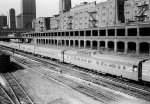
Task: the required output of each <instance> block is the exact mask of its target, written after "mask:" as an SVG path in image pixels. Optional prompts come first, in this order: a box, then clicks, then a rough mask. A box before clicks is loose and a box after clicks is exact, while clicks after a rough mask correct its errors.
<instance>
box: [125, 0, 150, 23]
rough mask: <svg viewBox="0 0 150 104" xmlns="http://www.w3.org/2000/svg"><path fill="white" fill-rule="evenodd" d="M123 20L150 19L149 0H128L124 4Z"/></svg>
mask: <svg viewBox="0 0 150 104" xmlns="http://www.w3.org/2000/svg"><path fill="white" fill-rule="evenodd" d="M124 9H125V12H124V15H125V22H126V23H127V22H136V21H150V1H149V0H128V1H125V5H124Z"/></svg>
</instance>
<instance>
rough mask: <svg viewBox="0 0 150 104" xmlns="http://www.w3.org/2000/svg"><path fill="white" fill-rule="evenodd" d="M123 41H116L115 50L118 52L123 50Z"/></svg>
mask: <svg viewBox="0 0 150 104" xmlns="http://www.w3.org/2000/svg"><path fill="white" fill-rule="evenodd" d="M124 49H125V43H124V42H117V50H118V52H124Z"/></svg>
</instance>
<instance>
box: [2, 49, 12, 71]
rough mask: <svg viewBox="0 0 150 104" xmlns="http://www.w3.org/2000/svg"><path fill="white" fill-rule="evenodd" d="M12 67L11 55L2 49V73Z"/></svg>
mask: <svg viewBox="0 0 150 104" xmlns="http://www.w3.org/2000/svg"><path fill="white" fill-rule="evenodd" d="M9 69H10V55H8V54H6V53H4V52H2V51H0V73H2V72H6V71H8V70H9Z"/></svg>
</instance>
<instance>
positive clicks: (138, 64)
mask: <svg viewBox="0 0 150 104" xmlns="http://www.w3.org/2000/svg"><path fill="white" fill-rule="evenodd" d="M0 45H1V46H6V47H9V48H12V49H16V50H20V51H24V52H27V53H32V54H35V55H40V56H43V57H49V58H52V59H55V60H59V61H62V62H65V63H70V64H73V65H77V66H80V67H83V68H87V69H91V70H94V71H97V72H102V73H107V74H111V75H115V76H121V77H123V78H127V79H131V80H134V81H139V82H150V60H149V59H138V58H133V57H128V56H126V57H125V56H118V55H109V54H103V53H100V52H98V51H94V50H86V49H71V48H62V47H57V46H55V47H54V46H43V45H33V44H22V43H8V42H0Z"/></svg>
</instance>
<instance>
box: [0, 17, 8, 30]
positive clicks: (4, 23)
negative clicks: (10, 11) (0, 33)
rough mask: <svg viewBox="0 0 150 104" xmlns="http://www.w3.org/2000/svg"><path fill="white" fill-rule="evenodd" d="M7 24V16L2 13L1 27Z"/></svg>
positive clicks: (0, 18)
mask: <svg viewBox="0 0 150 104" xmlns="http://www.w3.org/2000/svg"><path fill="white" fill-rule="evenodd" d="M6 26H7V16H5V15H3V14H1V15H0V28H3V27H6Z"/></svg>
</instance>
